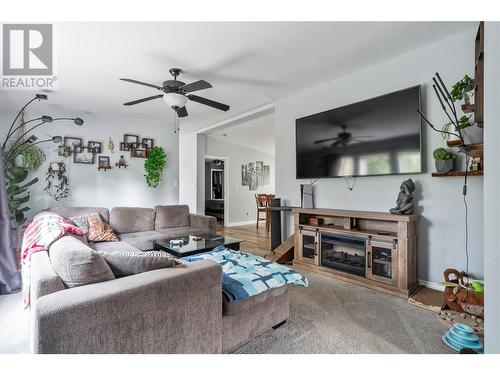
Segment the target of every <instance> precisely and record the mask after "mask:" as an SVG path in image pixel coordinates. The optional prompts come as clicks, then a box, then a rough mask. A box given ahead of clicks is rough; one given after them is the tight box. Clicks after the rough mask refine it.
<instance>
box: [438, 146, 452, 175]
mask: <svg viewBox="0 0 500 375" xmlns="http://www.w3.org/2000/svg"><path fill="white" fill-rule="evenodd" d="M432 156H434V159H435V163H436V170H437V171H438V172H444V173H446V172H449V171H451V170H453V168H454V166H455V160H456V159H457V154H456V153H454V152H452V151H449V150H446V149H444V148H442V147H440V148H436V149H435V150H434V152H433V153H432Z"/></svg>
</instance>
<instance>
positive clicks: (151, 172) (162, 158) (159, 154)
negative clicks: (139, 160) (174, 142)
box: [144, 147, 167, 188]
mask: <svg viewBox="0 0 500 375" xmlns="http://www.w3.org/2000/svg"><path fill="white" fill-rule="evenodd" d="M166 166H167V153H166V152H165V150H163V148H162V147H153V148H152V149H150V150H149V151H148V156H147V158H146V160H145V161H144V169H145V170H146V174H145V175H144V177H146V183H147V184H148V186H150V187H153V188H155V187H157V186H158V184H159V183H160V181H161V174H162V173H163V170H164V169H165V167H166Z"/></svg>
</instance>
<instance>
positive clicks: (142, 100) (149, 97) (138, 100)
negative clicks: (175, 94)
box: [123, 94, 163, 105]
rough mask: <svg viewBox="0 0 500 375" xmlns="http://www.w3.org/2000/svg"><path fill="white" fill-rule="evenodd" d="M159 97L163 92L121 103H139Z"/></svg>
mask: <svg viewBox="0 0 500 375" xmlns="http://www.w3.org/2000/svg"><path fill="white" fill-rule="evenodd" d="M161 97H163V94H160V95H153V96H148V97H147V98H142V99H137V100H134V101H131V102H127V103H123V105H134V104H139V103H143V102H147V101H148V100H153V99H159V98H161Z"/></svg>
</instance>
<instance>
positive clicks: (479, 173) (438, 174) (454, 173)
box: [432, 171, 483, 177]
mask: <svg viewBox="0 0 500 375" xmlns="http://www.w3.org/2000/svg"><path fill="white" fill-rule="evenodd" d="M460 176H465V171H450V172H434V173H433V174H432V177H460ZM467 176H483V171H467Z"/></svg>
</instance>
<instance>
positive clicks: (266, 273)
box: [182, 246, 308, 302]
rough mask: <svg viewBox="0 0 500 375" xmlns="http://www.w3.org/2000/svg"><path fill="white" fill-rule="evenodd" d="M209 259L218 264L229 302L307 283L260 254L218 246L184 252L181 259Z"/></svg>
mask: <svg viewBox="0 0 500 375" xmlns="http://www.w3.org/2000/svg"><path fill="white" fill-rule="evenodd" d="M205 259H209V260H213V261H214V262H217V263H219V264H220V265H221V266H222V270H223V273H224V275H223V277H222V293H223V294H224V295H225V296H226V298H227V299H228V301H229V302H234V301H238V300H240V299H244V298H247V297H250V296H254V295H256V294H259V293H262V292H265V291H266V290H268V289H271V288H279V287H280V286H283V285H285V284H295V285H300V286H304V287H307V285H308V281H307V279H306V278H305V277H303V276H302V275H301V274H300V273H298V272H295V271H294V270H292V269H291V268H288V267H285V266H283V265H281V264H278V263H275V262H271V261H269V260H267V259H264V258H262V257H259V256H256V255H253V254H249V253H245V252H242V251H234V250H230V249H226V248H225V247H224V246H219V247H216V248H215V249H213V250H212V251H209V252H207V253H201V254H196V255H191V256H187V257H185V258H182V260H183V261H187V262H197V261H200V260H205Z"/></svg>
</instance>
